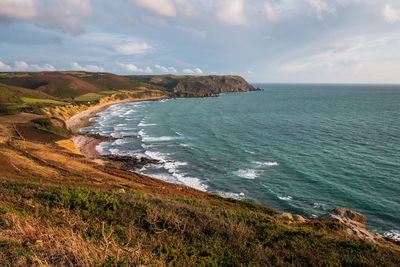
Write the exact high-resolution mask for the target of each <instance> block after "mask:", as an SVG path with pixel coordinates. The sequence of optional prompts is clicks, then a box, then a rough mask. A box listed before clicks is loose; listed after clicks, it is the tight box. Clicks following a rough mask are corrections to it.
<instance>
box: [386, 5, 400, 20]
mask: <svg viewBox="0 0 400 267" xmlns="http://www.w3.org/2000/svg"><path fill="white" fill-rule="evenodd" d="M382 14H383V18H384V19H385V21H386V22H388V23H395V22H397V21H400V10H399V9H395V8H392V7H391V6H389V5H385V7H384V8H383V10H382Z"/></svg>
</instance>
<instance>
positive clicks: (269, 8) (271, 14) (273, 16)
mask: <svg viewBox="0 0 400 267" xmlns="http://www.w3.org/2000/svg"><path fill="white" fill-rule="evenodd" d="M264 8H265V14H266V15H267V19H268V20H269V21H274V20H276V19H277V16H276V13H275V10H274V8H273V7H272V5H271V4H270V3H269V2H265V3H264Z"/></svg>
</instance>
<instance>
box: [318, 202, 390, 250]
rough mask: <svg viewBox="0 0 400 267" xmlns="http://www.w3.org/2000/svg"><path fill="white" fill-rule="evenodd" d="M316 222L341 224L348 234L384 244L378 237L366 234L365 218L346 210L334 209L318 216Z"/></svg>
mask: <svg viewBox="0 0 400 267" xmlns="http://www.w3.org/2000/svg"><path fill="white" fill-rule="evenodd" d="M316 220H321V221H334V222H341V223H342V224H344V225H345V226H346V227H347V232H348V233H349V234H353V235H356V236H358V237H359V238H362V239H367V240H369V241H372V242H376V243H384V240H383V238H382V237H381V236H380V235H378V234H373V233H370V232H368V230H367V229H366V228H365V225H364V222H365V220H366V217H365V216H364V215H362V214H361V213H358V212H355V211H352V210H349V209H346V208H335V209H334V210H332V211H331V212H329V213H327V214H324V215H322V216H319V217H318V218H316Z"/></svg>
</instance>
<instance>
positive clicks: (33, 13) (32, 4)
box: [0, 0, 92, 33]
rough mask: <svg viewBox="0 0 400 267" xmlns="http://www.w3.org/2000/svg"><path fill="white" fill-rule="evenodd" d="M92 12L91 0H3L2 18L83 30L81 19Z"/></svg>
mask: <svg viewBox="0 0 400 267" xmlns="http://www.w3.org/2000/svg"><path fill="white" fill-rule="evenodd" d="M91 14H92V6H91V4H90V0H62V1H53V0H1V1H0V18H1V17H5V18H9V19H16V20H27V21H32V22H37V26H43V27H46V28H66V29H68V30H70V31H72V32H74V33H79V32H82V29H81V28H80V25H79V22H80V19H82V18H86V17H89V16H90V15H91Z"/></svg>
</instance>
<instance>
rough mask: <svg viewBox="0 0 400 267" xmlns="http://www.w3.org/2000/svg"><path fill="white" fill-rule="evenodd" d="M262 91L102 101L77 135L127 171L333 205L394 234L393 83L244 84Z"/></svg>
mask: <svg viewBox="0 0 400 267" xmlns="http://www.w3.org/2000/svg"><path fill="white" fill-rule="evenodd" d="M254 86H257V87H260V88H262V89H263V91H254V92H245V93H224V94H221V95H220V96H219V97H210V98H185V99H182V98H181V99H168V100H167V99H164V100H160V101H149V102H131V103H123V104H117V105H114V106H111V107H110V108H108V109H107V110H106V111H104V112H101V113H99V114H98V116H97V117H95V118H92V121H93V125H92V126H90V127H87V128H83V129H81V131H82V132H85V133H97V134H100V135H104V136H113V137H115V138H118V139H115V140H112V141H109V142H104V143H101V144H100V145H99V146H98V147H97V150H98V151H99V152H101V153H102V154H118V155H129V156H135V157H139V158H140V157H146V158H151V159H156V160H159V164H153V165H146V166H145V167H143V168H140V169H136V170H132V171H136V172H139V173H143V174H146V175H149V176H152V177H155V178H159V179H162V180H165V181H168V182H172V183H178V184H183V185H187V186H191V187H194V188H197V189H200V190H203V191H208V192H212V193H215V194H218V195H221V196H224V197H229V198H236V199H245V200H250V201H253V202H257V203H261V204H265V205H267V206H269V207H272V208H275V209H277V210H279V211H282V212H291V213H296V214H300V215H303V216H309V217H317V216H319V215H322V214H325V213H327V212H329V211H330V210H332V209H333V208H335V207H346V208H348V209H351V210H354V211H357V212H360V213H362V214H364V215H366V216H367V221H366V225H367V228H368V229H369V230H370V231H371V232H376V233H379V234H382V235H385V236H391V237H393V238H397V239H400V85H342V84H254Z"/></svg>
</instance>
